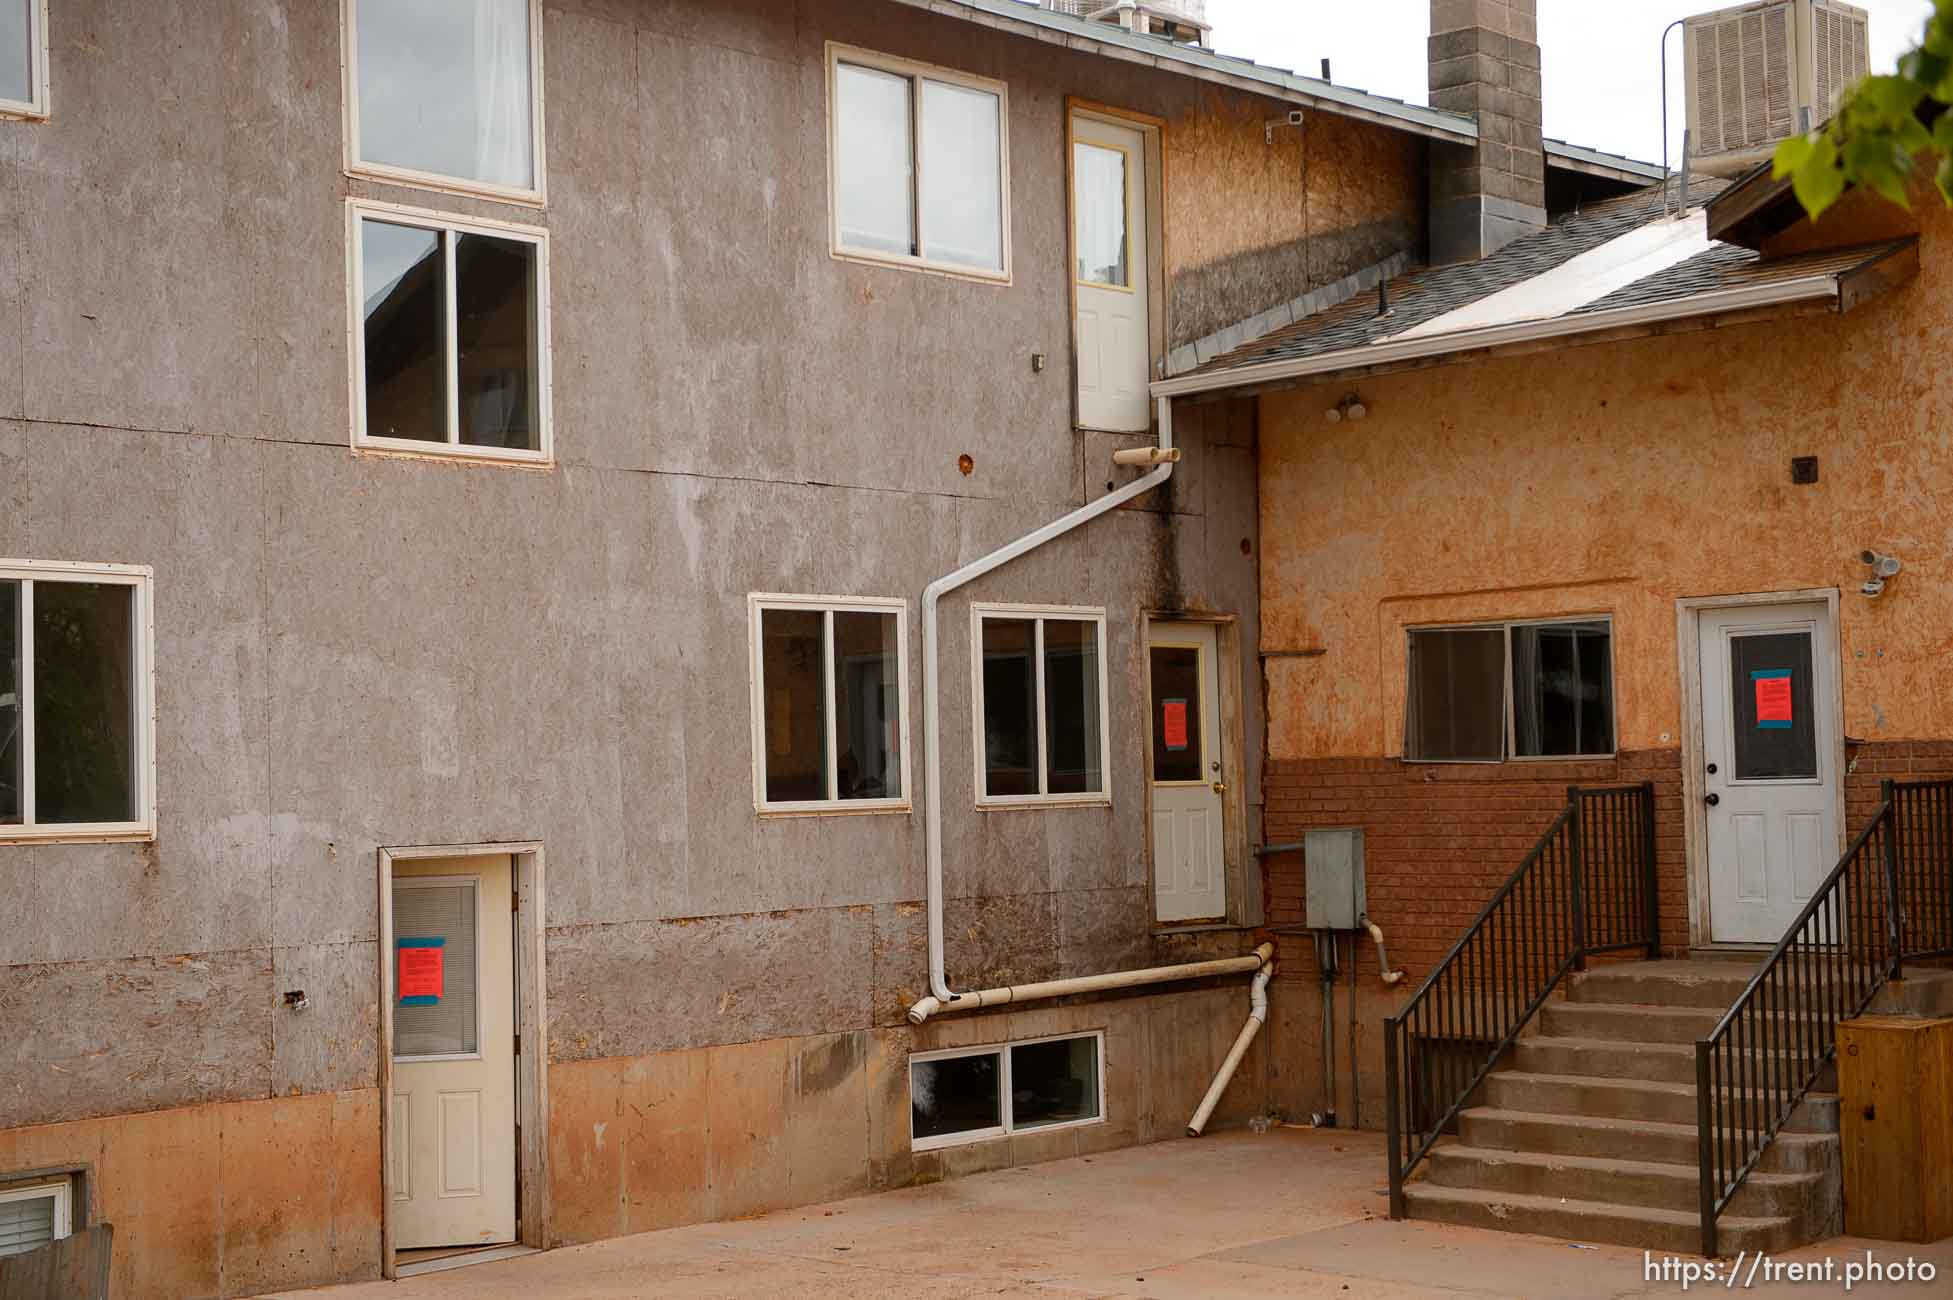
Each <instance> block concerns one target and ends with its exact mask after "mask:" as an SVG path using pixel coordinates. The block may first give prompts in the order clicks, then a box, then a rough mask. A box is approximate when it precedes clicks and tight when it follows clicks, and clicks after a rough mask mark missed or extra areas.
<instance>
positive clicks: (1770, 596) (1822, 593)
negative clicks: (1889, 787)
mask: <svg viewBox="0 0 1953 1300" xmlns="http://www.w3.org/2000/svg"><path fill="white" fill-rule="evenodd" d="M1760 605H1822V606H1824V617H1825V618H1826V619H1827V620H1829V622H1830V625H1831V652H1832V654H1833V655H1834V656H1835V657H1834V659H1833V661H1832V663H1831V665H1830V668H1831V674H1832V677H1831V680H1832V682H1833V683H1834V685H1835V689H1833V690H1832V691H1831V698H1830V700H1829V701H1828V702H1821V703H1819V704H1818V706H1817V707H1818V708H1820V709H1828V710H1829V711H1830V714H1831V734H1832V736H1833V737H1834V738H1835V743H1836V745H1837V749H1836V752H1835V753H1834V754H1833V755H1832V761H1833V762H1834V763H1835V764H1836V766H1835V768H1834V769H1833V770H1834V771H1836V772H1837V774H1838V779H1837V787H1836V789H1835V790H1834V791H1833V798H1834V800H1835V802H1836V807H1837V826H1838V842H1837V844H1836V845H1835V846H1834V848H1833V856H1832V865H1835V864H1836V862H1837V859H1838V857H1840V856H1842V855H1843V854H1844V850H1845V845H1846V844H1847V843H1848V842H1849V839H1850V835H1851V827H1850V825H1849V823H1847V821H1846V820H1845V777H1846V775H1847V772H1846V767H1845V730H1844V629H1843V627H1842V626H1841V624H1840V621H1839V617H1838V615H1839V612H1840V608H1841V603H1840V601H1839V599H1838V589H1837V588H1836V587H1805V588H1801V589H1798V590H1793V591H1757V592H1745V593H1742V594H1739V595H1728V596H1683V597H1680V598H1678V599H1677V600H1676V601H1675V643H1676V650H1677V656H1678V659H1677V666H1678V669H1679V672H1680V674H1681V687H1682V845H1683V857H1684V860H1685V861H1686V862H1687V864H1688V900H1689V946H1690V947H1691V948H1730V949H1735V950H1744V949H1750V948H1755V947H1757V946H1758V945H1756V944H1744V943H1717V942H1715V940H1714V939H1712V938H1711V937H1710V936H1711V935H1712V934H1713V930H1712V928H1711V925H1710V916H1709V898H1710V883H1709V815H1708V811H1707V808H1706V806H1705V805H1704V804H1703V802H1702V798H1703V793H1704V791H1703V786H1704V777H1705V776H1706V775H1707V774H1706V773H1705V772H1704V771H1703V770H1702V768H1703V764H1704V762H1706V759H1705V758H1704V757H1703V755H1704V754H1705V753H1706V752H1707V750H1706V747H1705V746H1704V744H1703V740H1702V703H1703V702H1702V615H1703V614H1704V613H1705V612H1713V611H1717V610H1725V609H1744V608H1749V607H1753V606H1760ZM1819 649H1820V647H1817V646H1813V647H1812V655H1813V658H1815V656H1816V655H1817V653H1818V651H1819ZM1825 869H1826V871H1827V872H1828V871H1829V870H1830V867H1829V866H1827V867H1826V868H1825Z"/></svg>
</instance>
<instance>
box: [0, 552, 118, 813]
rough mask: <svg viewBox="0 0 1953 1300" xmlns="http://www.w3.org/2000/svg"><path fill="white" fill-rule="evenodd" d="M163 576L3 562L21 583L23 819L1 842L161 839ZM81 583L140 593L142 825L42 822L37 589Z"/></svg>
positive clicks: (4, 576) (6, 577)
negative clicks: (159, 629) (37, 769)
mask: <svg viewBox="0 0 1953 1300" xmlns="http://www.w3.org/2000/svg"><path fill="white" fill-rule="evenodd" d="M154 579H155V570H153V569H151V568H150V567H149V566H147V565H139V564H80V563H71V562H69V561H65V560H6V559H0V580H3V581H10V582H11V581H19V582H20V584H21V588H20V590H21V604H20V620H21V627H20V631H21V656H20V662H21V680H20V687H21V692H20V693H21V710H20V740H21V747H20V775H21V782H20V785H21V804H22V807H21V813H22V818H23V820H22V821H21V822H19V823H18V824H11V825H0V843H5V842H9V841H32V842H37V843H46V842H49V841H55V842H85V843H100V842H103V841H118V840H152V839H154V838H156V611H155V593H154V591H153V589H152V588H153V586H154ZM64 580H66V581H73V582H86V583H95V584H101V585H107V586H123V587H131V588H133V589H134V590H135V626H134V627H133V628H132V629H131V632H132V635H131V638H130V639H131V640H132V641H133V642H134V645H133V647H132V653H133V655H134V657H135V662H134V663H132V664H131V665H130V674H131V681H130V683H129V684H130V688H131V689H130V695H131V698H132V703H133V706H134V709H135V715H136V716H135V720H134V728H135V731H134V734H133V735H132V736H131V737H130V739H131V742H132V744H131V749H132V750H133V759H134V767H135V771H134V772H133V773H131V780H133V781H134V783H135V791H134V794H135V805H136V819H135V820H134V821H127V822H53V823H36V822H35V820H34V812H35V808H34V802H35V789H34V585H35V584H36V583H42V582H59V581H64Z"/></svg>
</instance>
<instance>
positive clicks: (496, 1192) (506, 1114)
mask: <svg viewBox="0 0 1953 1300" xmlns="http://www.w3.org/2000/svg"><path fill="white" fill-rule="evenodd" d="M510 876H511V863H510V859H509V858H508V857H507V856H506V855H502V854H498V855H494V856H489V857H475V858H447V859H428V860H425V861H407V862H396V863H395V864H394V878H393V926H392V934H391V936H390V940H391V943H392V947H393V960H392V962H391V963H390V967H391V969H390V972H389V983H390V984H391V986H392V987H391V988H390V990H389V994H390V996H391V997H392V998H393V1043H392V1051H393V1115H392V1129H393V1152H392V1155H393V1160H394V1168H393V1179H392V1182H393V1215H394V1218H393V1244H394V1248H395V1249H396V1250H413V1249H417V1248H420V1247H426V1246H475V1245H492V1244H497V1243H501V1242H510V1241H514V1240H515V953H514V947H515V935H514V917H513V894H512V893H511V892H510V891H511V888H512V881H511V878H510Z"/></svg>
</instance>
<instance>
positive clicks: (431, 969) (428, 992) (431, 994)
mask: <svg viewBox="0 0 1953 1300" xmlns="http://www.w3.org/2000/svg"><path fill="white" fill-rule="evenodd" d="M441 969H442V967H441V949H439V948H402V949H401V950H400V996H401V997H403V998H438V997H440V996H441Z"/></svg>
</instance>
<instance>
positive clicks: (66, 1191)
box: [0, 1178, 75, 1241]
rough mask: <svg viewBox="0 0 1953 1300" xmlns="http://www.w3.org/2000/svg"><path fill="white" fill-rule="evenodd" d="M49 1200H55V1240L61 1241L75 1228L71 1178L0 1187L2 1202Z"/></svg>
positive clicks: (73, 1191)
mask: <svg viewBox="0 0 1953 1300" xmlns="http://www.w3.org/2000/svg"><path fill="white" fill-rule="evenodd" d="M38 1200H49V1201H53V1202H54V1224H53V1238H52V1239H53V1240H55V1241H60V1240H61V1239H62V1238H64V1237H68V1236H71V1235H73V1233H74V1230H75V1185H74V1180H73V1179H69V1178H60V1179H55V1180H52V1181H49V1182H44V1183H31V1184H29V1185H28V1186H26V1187H0V1204H5V1203H8V1202H14V1201H38Z"/></svg>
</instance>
